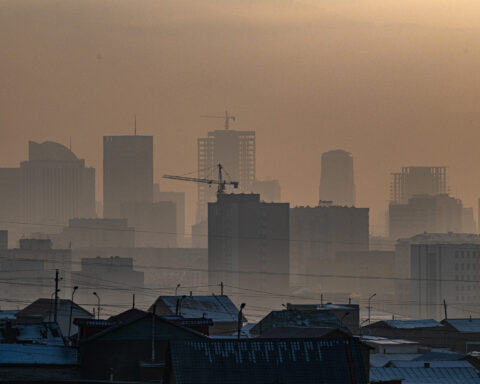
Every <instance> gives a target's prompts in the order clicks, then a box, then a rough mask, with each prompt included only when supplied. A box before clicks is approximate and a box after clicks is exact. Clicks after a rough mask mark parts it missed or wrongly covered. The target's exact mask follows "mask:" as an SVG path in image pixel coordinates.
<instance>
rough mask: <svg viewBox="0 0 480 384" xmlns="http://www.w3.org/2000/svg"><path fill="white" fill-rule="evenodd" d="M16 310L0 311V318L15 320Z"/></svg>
mask: <svg viewBox="0 0 480 384" xmlns="http://www.w3.org/2000/svg"><path fill="white" fill-rule="evenodd" d="M17 313H18V310H6V311H0V320H15V319H16V318H17V317H16V316H17Z"/></svg>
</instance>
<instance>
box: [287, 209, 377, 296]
mask: <svg viewBox="0 0 480 384" xmlns="http://www.w3.org/2000/svg"><path fill="white" fill-rule="evenodd" d="M290 239H291V244H290V263H291V268H290V270H291V272H292V275H293V276H292V286H296V287H301V286H304V287H305V286H307V288H309V289H311V290H315V289H317V288H318V284H321V282H320V281H319V280H318V279H315V278H314V279H311V280H310V279H306V278H304V276H305V275H306V274H308V273H322V272H323V269H324V268H325V264H326V263H334V262H335V257H336V254H337V252H355V251H356V252H361V251H362V252H366V251H368V250H369V209H368V208H355V207H345V206H331V205H321V206H317V207H294V208H290Z"/></svg>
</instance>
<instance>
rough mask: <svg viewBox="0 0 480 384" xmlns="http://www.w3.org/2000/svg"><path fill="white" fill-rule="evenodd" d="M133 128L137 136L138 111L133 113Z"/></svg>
mask: <svg viewBox="0 0 480 384" xmlns="http://www.w3.org/2000/svg"><path fill="white" fill-rule="evenodd" d="M133 128H134V131H135V136H137V114H136V113H135V114H134V115H133Z"/></svg>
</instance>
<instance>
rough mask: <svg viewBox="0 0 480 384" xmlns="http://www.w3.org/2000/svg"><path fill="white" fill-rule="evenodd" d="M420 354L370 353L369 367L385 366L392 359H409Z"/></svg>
mask: <svg viewBox="0 0 480 384" xmlns="http://www.w3.org/2000/svg"><path fill="white" fill-rule="evenodd" d="M419 356H422V355H420V354H416V353H372V354H371V355H370V366H371V367H377V368H381V367H385V366H386V365H388V364H389V363H390V362H392V361H409V360H414V359H415V358H417V357H419Z"/></svg>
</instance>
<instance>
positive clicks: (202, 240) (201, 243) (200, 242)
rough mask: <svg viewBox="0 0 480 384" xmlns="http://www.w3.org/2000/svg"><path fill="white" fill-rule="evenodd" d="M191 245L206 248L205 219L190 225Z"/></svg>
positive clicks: (206, 228)
mask: <svg viewBox="0 0 480 384" xmlns="http://www.w3.org/2000/svg"><path fill="white" fill-rule="evenodd" d="M192 247H193V248H208V225H207V220H204V221H201V222H199V223H196V224H193V225H192Z"/></svg>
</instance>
